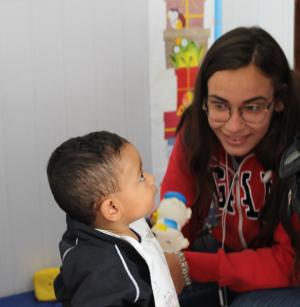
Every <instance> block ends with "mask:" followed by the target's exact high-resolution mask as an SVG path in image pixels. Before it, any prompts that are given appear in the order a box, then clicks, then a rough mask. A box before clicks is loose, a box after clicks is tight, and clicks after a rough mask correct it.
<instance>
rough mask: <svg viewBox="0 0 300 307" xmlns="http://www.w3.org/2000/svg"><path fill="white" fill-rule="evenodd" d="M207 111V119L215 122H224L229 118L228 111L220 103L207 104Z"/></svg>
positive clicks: (226, 107)
mask: <svg viewBox="0 0 300 307" xmlns="http://www.w3.org/2000/svg"><path fill="white" fill-rule="evenodd" d="M207 111H208V116H209V118H210V119H211V120H213V121H216V122H220V123H223V122H226V121H227V120H228V119H229V117H230V109H229V108H228V106H227V105H225V104H222V103H208V105H207Z"/></svg>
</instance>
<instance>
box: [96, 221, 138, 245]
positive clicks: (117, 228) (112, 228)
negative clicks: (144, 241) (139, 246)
mask: <svg viewBox="0 0 300 307" xmlns="http://www.w3.org/2000/svg"><path fill="white" fill-rule="evenodd" d="M95 228H97V229H100V230H106V231H109V232H111V233H113V234H115V235H118V236H128V237H132V238H133V239H135V240H137V241H138V240H139V238H138V236H137V234H136V233H135V232H134V231H133V230H132V229H130V227H129V225H118V224H115V223H110V225H95Z"/></svg>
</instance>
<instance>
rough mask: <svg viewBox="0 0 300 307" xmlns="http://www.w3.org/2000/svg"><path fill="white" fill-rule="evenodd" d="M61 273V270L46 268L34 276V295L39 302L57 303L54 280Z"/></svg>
mask: <svg viewBox="0 0 300 307" xmlns="http://www.w3.org/2000/svg"><path fill="white" fill-rule="evenodd" d="M58 273H59V268H56V267H54V268H46V269H42V270H40V271H37V272H36V273H35V274H34V276H33V286H34V294H35V297H36V299H37V300H39V301H55V300H56V296H55V293H54V287H53V283H54V279H55V278H56V276H57V275H58Z"/></svg>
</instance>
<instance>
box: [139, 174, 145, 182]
mask: <svg viewBox="0 0 300 307" xmlns="http://www.w3.org/2000/svg"><path fill="white" fill-rule="evenodd" d="M140 181H145V176H144V174H143V173H141V176H140Z"/></svg>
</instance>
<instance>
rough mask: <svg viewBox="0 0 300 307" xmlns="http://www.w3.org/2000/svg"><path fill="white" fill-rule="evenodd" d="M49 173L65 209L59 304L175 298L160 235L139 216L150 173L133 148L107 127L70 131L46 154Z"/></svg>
mask: <svg viewBox="0 0 300 307" xmlns="http://www.w3.org/2000/svg"><path fill="white" fill-rule="evenodd" d="M47 174H48V180H49V184H50V188H51V191H52V193H53V196H54V198H55V200H56V202H57V203H58V205H59V206H60V208H61V209H62V210H63V211H65V212H66V214H67V230H66V232H65V234H64V235H63V238H62V240H61V242H60V253H61V256H62V266H61V271H60V274H59V275H58V277H57V278H56V280H55V284H54V287H55V293H56V296H57V298H58V300H60V301H61V302H62V303H63V304H64V306H72V307H77V306H78V307H94V306H95V307H96V306H97V307H99V306H101V307H105V306H115V307H116V306H133V305H135V306H157V307H162V306H164V307H167V306H179V304H178V300H177V295H176V292H175V289H174V286H173V283H172V280H171V277H170V273H169V270H168V267H167V264H166V261H165V258H164V255H163V252H162V250H161V249H160V247H159V244H158V242H157V241H156V239H155V238H154V237H153V235H152V233H151V231H150V229H149V227H148V225H147V223H146V222H145V219H144V217H145V216H147V215H149V214H151V212H152V211H153V210H154V209H155V205H154V196H155V193H156V187H155V183H154V177H153V176H152V175H150V174H148V173H144V172H143V169H142V162H141V159H140V156H139V154H138V152H137V150H136V148H135V147H134V146H133V145H132V144H131V143H129V142H128V141H127V140H125V139H124V138H122V137H120V136H118V135H116V134H113V133H110V132H106V131H101V132H93V133H90V134H87V135H85V136H82V137H77V138H72V139H69V140H67V141H66V142H64V143H63V144H61V145H60V146H59V147H58V148H57V149H56V150H55V151H54V152H53V153H52V155H51V157H50V160H49V163H48V168H47Z"/></svg>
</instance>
